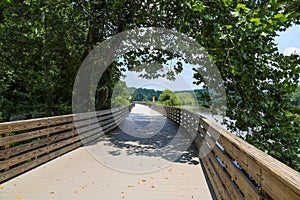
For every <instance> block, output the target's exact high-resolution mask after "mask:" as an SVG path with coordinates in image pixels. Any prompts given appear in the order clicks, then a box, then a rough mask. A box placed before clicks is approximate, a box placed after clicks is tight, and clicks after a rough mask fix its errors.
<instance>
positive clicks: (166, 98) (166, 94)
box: [158, 90, 180, 106]
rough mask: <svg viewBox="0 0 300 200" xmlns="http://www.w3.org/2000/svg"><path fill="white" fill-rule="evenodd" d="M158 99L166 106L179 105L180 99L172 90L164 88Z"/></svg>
mask: <svg viewBox="0 0 300 200" xmlns="http://www.w3.org/2000/svg"><path fill="white" fill-rule="evenodd" d="M158 101H159V103H160V104H162V105H166V106H177V105H179V104H180V101H179V100H178V99H177V97H176V95H175V94H174V93H173V92H172V91H171V90H164V91H163V92H162V93H161V95H160V96H159V98H158Z"/></svg>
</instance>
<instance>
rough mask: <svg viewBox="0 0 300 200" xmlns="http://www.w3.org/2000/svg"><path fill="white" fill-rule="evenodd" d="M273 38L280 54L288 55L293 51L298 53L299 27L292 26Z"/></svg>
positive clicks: (299, 47)
mask: <svg viewBox="0 0 300 200" xmlns="http://www.w3.org/2000/svg"><path fill="white" fill-rule="evenodd" d="M278 34H279V36H278V37H276V38H275V42H276V43H277V44H278V49H279V52H280V53H284V54H288V53H289V52H290V50H291V51H293V50H296V51H297V52H300V26H299V25H297V26H293V27H291V28H289V29H288V30H287V31H285V32H281V33H278Z"/></svg>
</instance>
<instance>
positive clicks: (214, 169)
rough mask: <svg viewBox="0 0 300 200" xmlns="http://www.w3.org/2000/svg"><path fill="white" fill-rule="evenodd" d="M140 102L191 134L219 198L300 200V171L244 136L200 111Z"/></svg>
mask: <svg viewBox="0 0 300 200" xmlns="http://www.w3.org/2000/svg"><path fill="white" fill-rule="evenodd" d="M136 103H140V104H144V105H147V106H149V107H150V108H152V109H153V110H156V111H158V112H160V113H162V114H163V115H165V116H166V117H168V118H169V119H171V120H172V121H174V122H175V123H177V124H179V125H180V126H183V127H184V128H185V129H186V130H187V131H188V132H189V133H191V136H192V137H193V138H195V139H194V141H195V144H196V145H197V147H198V149H199V150H200V156H199V157H200V159H201V162H202V165H203V167H204V170H205V172H206V174H207V176H208V179H209V182H210V184H211V186H212V189H213V192H214V194H215V197H216V198H217V199H251V200H252V199H280V200H281V199H286V200H292V199H293V200H294V199H295V200H298V199H300V173H299V172H297V171H295V170H293V169H292V168H290V167H288V166H287V165H285V164H283V163H281V162H279V161H278V160H276V159H274V158H273V157H271V156H269V155H267V154H266V153H264V152H263V151H261V150H259V149H257V148H256V147H254V146H252V145H251V144H249V143H247V142H245V141H244V140H243V139H241V138H239V137H237V136H235V135H234V134H232V133H230V132H227V131H225V130H224V129H222V128H220V127H219V126H217V125H215V124H213V123H212V122H210V121H209V120H207V119H206V118H204V117H202V116H200V115H199V114H197V113H194V112H191V111H188V110H184V109H180V108H175V107H168V106H161V105H155V104H150V103H146V102H136ZM193 133H196V134H193ZM201 153H202V154H205V155H201Z"/></svg>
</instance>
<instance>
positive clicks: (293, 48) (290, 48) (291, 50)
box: [283, 47, 300, 56]
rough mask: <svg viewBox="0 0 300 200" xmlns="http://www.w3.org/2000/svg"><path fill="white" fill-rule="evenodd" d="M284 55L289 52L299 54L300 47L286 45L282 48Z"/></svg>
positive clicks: (289, 53) (287, 54)
mask: <svg viewBox="0 0 300 200" xmlns="http://www.w3.org/2000/svg"><path fill="white" fill-rule="evenodd" d="M283 54H284V55H286V56H289V55H291V54H298V55H300V48H296V47H288V48H286V49H285V50H284V52H283Z"/></svg>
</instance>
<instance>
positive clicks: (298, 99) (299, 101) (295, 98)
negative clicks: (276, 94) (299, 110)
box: [292, 86, 300, 106]
mask: <svg viewBox="0 0 300 200" xmlns="http://www.w3.org/2000/svg"><path fill="white" fill-rule="evenodd" d="M292 102H293V105H295V106H299V105H300V86H298V88H297V90H296V91H295V92H294V93H293V94H292Z"/></svg>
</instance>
